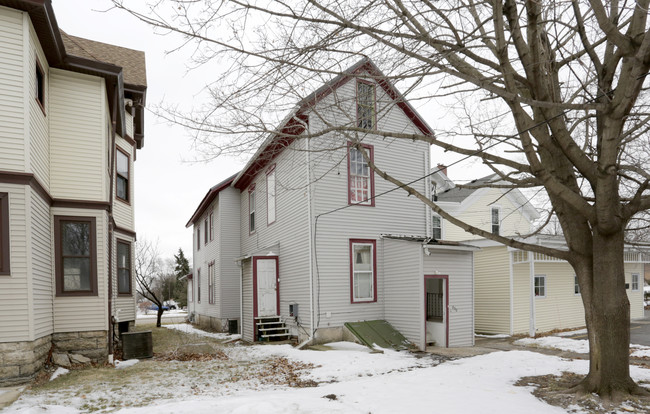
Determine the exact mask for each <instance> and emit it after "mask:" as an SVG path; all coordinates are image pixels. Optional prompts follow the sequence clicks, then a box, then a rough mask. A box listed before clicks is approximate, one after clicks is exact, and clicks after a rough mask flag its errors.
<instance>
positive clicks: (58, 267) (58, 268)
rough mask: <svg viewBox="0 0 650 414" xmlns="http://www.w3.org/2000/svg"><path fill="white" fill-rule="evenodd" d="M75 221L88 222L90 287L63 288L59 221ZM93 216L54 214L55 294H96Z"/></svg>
mask: <svg viewBox="0 0 650 414" xmlns="http://www.w3.org/2000/svg"><path fill="white" fill-rule="evenodd" d="M65 221H76V222H88V223H89V224H90V289H89V290H76V291H64V290H63V249H62V245H61V222H65ZM96 221H97V220H96V218H95V217H87V216H54V268H55V280H56V296H97V295H98V293H97V225H96Z"/></svg>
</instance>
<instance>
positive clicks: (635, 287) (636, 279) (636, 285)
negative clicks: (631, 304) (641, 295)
mask: <svg viewBox="0 0 650 414" xmlns="http://www.w3.org/2000/svg"><path fill="white" fill-rule="evenodd" d="M632 290H639V275H638V274H636V273H633V274H632Z"/></svg>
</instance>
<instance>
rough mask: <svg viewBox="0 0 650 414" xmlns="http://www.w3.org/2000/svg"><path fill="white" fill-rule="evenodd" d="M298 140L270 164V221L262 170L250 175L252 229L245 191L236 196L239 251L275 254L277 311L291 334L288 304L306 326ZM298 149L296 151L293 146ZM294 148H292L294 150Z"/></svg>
mask: <svg viewBox="0 0 650 414" xmlns="http://www.w3.org/2000/svg"><path fill="white" fill-rule="evenodd" d="M303 145H304V141H296V142H294V143H293V144H292V145H291V146H290V147H289V148H287V149H286V150H285V151H284V152H282V153H281V154H280V155H279V156H278V157H277V158H276V159H275V160H274V161H275V164H276V168H275V174H276V221H275V222H274V223H273V224H271V225H268V223H267V187H266V170H263V171H261V172H260V173H259V174H258V175H257V176H256V177H255V179H254V184H255V194H256V195H255V197H256V229H255V232H254V233H253V234H250V233H249V222H248V220H249V215H248V213H249V205H248V204H249V200H248V190H244V191H242V192H241V195H240V200H241V201H240V211H241V221H240V231H241V253H242V255H267V254H270V253H273V254H276V255H278V254H279V263H278V265H279V275H278V277H279V279H280V284H279V290H280V314H281V315H283V316H284V317H285V319H286V322H287V324H288V325H289V326H290V328H291V329H292V331H293V333H294V334H297V333H298V331H297V327H296V325H295V324H294V321H293V319H288V318H286V317H287V316H288V314H289V305H290V304H292V303H297V304H298V305H299V308H300V309H301V311H300V314H299V316H298V318H299V323H300V324H301V325H302V327H303V328H304V329H305V330H308V329H309V326H310V315H309V309H310V305H311V303H310V295H309V221H308V214H309V210H308V203H307V195H308V194H307V187H306V186H307V173H306V153H305V152H304V151H300V150H299V149H300V148H303ZM297 149H298V150H297ZM296 150H297V151H296Z"/></svg>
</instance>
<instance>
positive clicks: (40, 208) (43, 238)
mask: <svg viewBox="0 0 650 414" xmlns="http://www.w3.org/2000/svg"><path fill="white" fill-rule="evenodd" d="M27 188H29V187H27ZM29 192H30V198H31V206H32V208H31V212H32V214H31V223H32V224H31V261H32V262H31V265H32V297H33V299H32V300H33V304H34V305H33V317H34V337H35V338H41V337H43V336H46V335H49V334H51V333H52V330H53V328H54V326H53V324H54V319H53V316H52V305H53V302H52V297H53V292H54V273H53V255H52V252H53V248H52V237H51V234H52V218H51V216H50V206H49V204H48V203H46V202H45V201H44V200H43V199H42V198H41V197H40V195H38V194H37V193H36V192H35V191H34V190H32V189H31V188H29Z"/></svg>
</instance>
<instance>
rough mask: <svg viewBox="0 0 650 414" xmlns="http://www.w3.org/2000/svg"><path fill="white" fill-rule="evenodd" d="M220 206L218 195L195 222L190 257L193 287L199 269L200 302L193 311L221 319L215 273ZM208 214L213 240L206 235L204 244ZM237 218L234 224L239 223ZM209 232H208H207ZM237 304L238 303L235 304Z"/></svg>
mask: <svg viewBox="0 0 650 414" xmlns="http://www.w3.org/2000/svg"><path fill="white" fill-rule="evenodd" d="M220 204H221V194H219V195H218V196H217V197H216V198H215V200H214V201H213V202H212V204H211V205H210V206H209V207H208V208H207V209H206V211H205V213H204V214H203V215H202V216H201V217H200V218H199V220H198V221H197V224H196V225H195V226H194V233H193V234H194V253H193V255H192V260H193V267H192V268H193V269H194V281H195V286H197V283H198V277H199V275H198V272H197V271H196V270H197V269H201V298H200V299H201V302H200V303H199V302H198V301H197V302H196V303H195V304H194V311H195V312H196V313H197V314H198V315H203V316H212V317H214V318H221V317H222V316H221V306H220V296H221V295H220V293H219V289H218V286H219V285H218V283H217V282H218V281H219V279H220V275H218V274H217V273H218V272H217V269H219V263H220V262H221V252H220V246H221V244H222V242H221V240H220V237H219V236H220V230H219V222H218V216H219V211H220ZM210 213H212V214H213V215H214V216H213V217H214V219H213V220H214V232H213V240H209V233H208V243H207V244H206V243H205V234H206V232H205V220H206V219H207V220H208V227H209V219H210ZM238 220H239V216H237V218H236V221H235V223H237V225H238V223H239V221H238ZM197 228H200V229H201V240H200V241H199V242H200V244H201V249H200V250H198V251H197V248H196V247H197V246H196V243H197V237H196V232H197ZM208 231H209V230H208ZM235 243H236V245H237V246H238V245H239V239H237V240H236V241H235ZM237 257H238V256H235V257H233V258H232V260H234V259H236V258H237ZM211 261H214V272H215V280H214V282H215V283H214V286H213V292H214V295H215V301H214V303H213V304H211V303H210V301H209V298H210V296H209V295H210V292H209V284H208V279H209V271H208V265H209V264H210V262H211ZM197 294H198V291H197V292H195V295H197ZM231 299H232V300H236V298H231ZM237 304H239V302H237Z"/></svg>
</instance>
